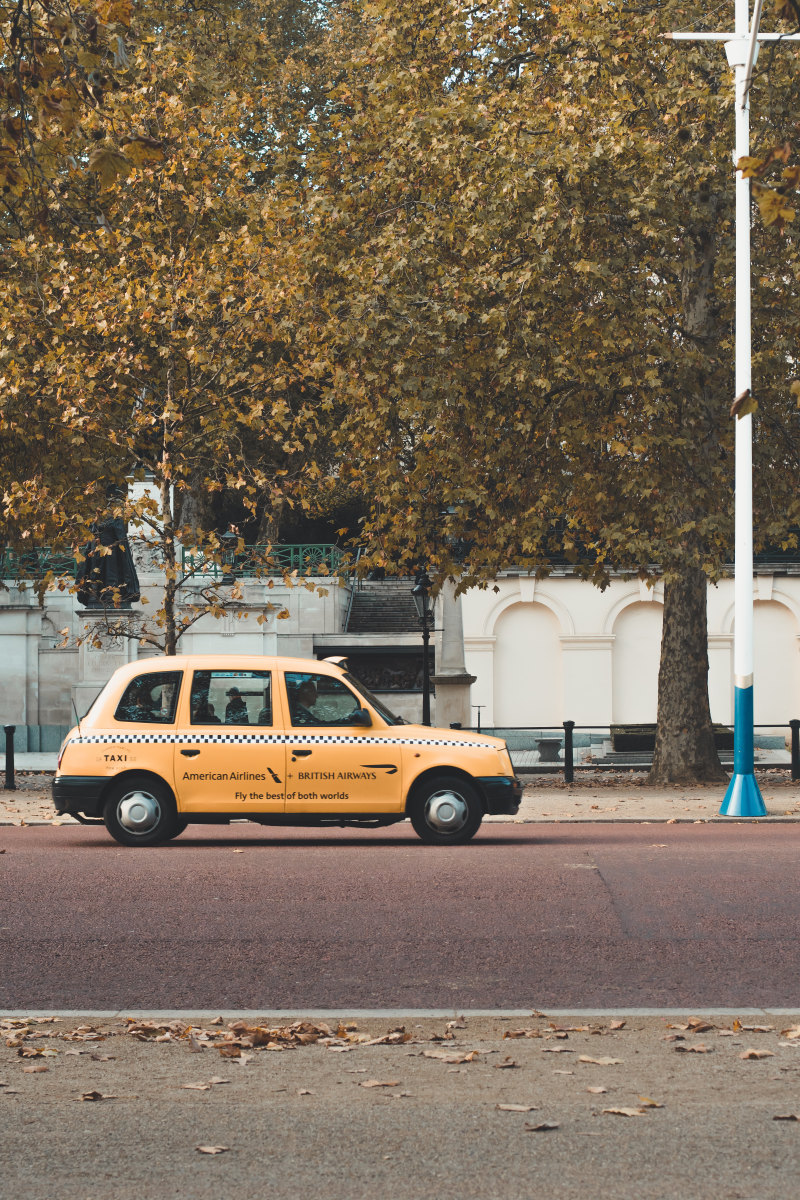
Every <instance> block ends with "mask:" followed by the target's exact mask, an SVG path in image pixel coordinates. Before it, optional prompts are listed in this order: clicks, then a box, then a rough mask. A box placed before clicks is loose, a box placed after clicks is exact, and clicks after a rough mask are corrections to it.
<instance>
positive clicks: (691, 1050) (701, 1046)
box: [673, 1042, 714, 1054]
mask: <svg viewBox="0 0 800 1200" xmlns="http://www.w3.org/2000/svg"><path fill="white" fill-rule="evenodd" d="M673 1050H677V1051H678V1052H679V1053H680V1054H713V1052H714V1047H713V1046H706V1045H705V1043H704V1042H698V1044H697V1045H696V1046H673Z"/></svg>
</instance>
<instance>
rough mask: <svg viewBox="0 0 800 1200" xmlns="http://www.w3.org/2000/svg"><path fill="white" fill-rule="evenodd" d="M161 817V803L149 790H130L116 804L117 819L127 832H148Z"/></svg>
mask: <svg viewBox="0 0 800 1200" xmlns="http://www.w3.org/2000/svg"><path fill="white" fill-rule="evenodd" d="M160 818H161V805H160V804H159V803H158V801H157V800H156V798H155V796H151V794H150V792H130V793H129V794H128V795H127V796H125V797H124V798H123V799H122V800H120V802H119V804H118V805H117V819H118V820H119V823H120V825H121V826H122V828H123V829H127V830H128V832H129V833H149V832H150V831H151V829H153V828H154V827H155V826H156V825H157V824H158V822H159V820H160Z"/></svg>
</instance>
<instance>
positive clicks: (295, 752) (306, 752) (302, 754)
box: [292, 750, 311, 758]
mask: <svg viewBox="0 0 800 1200" xmlns="http://www.w3.org/2000/svg"><path fill="white" fill-rule="evenodd" d="M310 753H311V751H310V750H293V751H292V754H293V755H294V757H295V758H308V756H309V754H310Z"/></svg>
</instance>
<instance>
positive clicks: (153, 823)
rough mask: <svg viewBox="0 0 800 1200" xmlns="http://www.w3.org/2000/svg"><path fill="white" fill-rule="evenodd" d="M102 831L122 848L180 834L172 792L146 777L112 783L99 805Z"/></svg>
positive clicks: (167, 838)
mask: <svg viewBox="0 0 800 1200" xmlns="http://www.w3.org/2000/svg"><path fill="white" fill-rule="evenodd" d="M103 820H104V822H105V826H106V829H107V830H108V832H109V833H110V834H111V836H112V837H113V838H114V840H115V841H117V842H120V843H121V845H123V846H152V845H155V844H156V843H158V842H167V841H169V839H170V838H173V837H177V835H178V833H180V832H182V830H181V829H180V828H179V824H180V818H179V817H178V813H177V810H176V808H175V801H174V799H173V798H172V793H171V792H170V790H169V788H168V787H167V785H166V784H165V783H162V782H161V780H159V779H154V778H153V777H152V776H149V775H141V776H137V775H129V776H127V778H125V779H121V780H120V781H119V783H115V784H114V785H113V786H112V788H111V790H110V792H109V794H108V798H107V800H106V802H105V805H104V806H103Z"/></svg>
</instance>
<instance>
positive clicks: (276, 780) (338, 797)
mask: <svg viewBox="0 0 800 1200" xmlns="http://www.w3.org/2000/svg"><path fill="white" fill-rule="evenodd" d="M521 795H522V786H521V784H520V782H519V780H518V779H516V778H515V777H514V771H513V768H512V765H511V759H510V757H509V754H508V749H507V748H506V744H505V742H504V741H502V740H501V739H500V738H493V737H486V736H485V735H482V734H475V733H472V732H471V731H469V730H461V729H433V728H429V727H427V726H424V725H407V724H405V722H404V721H403V720H402V719H401V718H399V717H396V716H394V714H393V713H391V712H390V711H389V709H388V708H387V707H386V706H385V705H384V704H383V703H382V702H381V701H380V700H379V699H377V698H376V697H375V696H373V695H372V694H371V693H370V692H369V691H368V690H367V688H365V687H364V685H363V684H362V683H361V682H360V681H359V680H358V679H356V678H355V677H354V676H353V675H352V674H350V672H349V671H348V670H347V664H346V661H345V660H333V659H328V660H326V661H324V662H317V661H315V660H313V661H312V660H308V659H292V658H269V657H260V656H259V657H255V656H231V655H224V656H222V655H220V656H215V655H202V656H199V655H192V656H182V657H181V656H176V657H170V658H166V657H160V658H149V659H146V660H145V661H140V662H136V663H130V664H128V665H127V666H124V667H120V669H119V670H118V671H116V672H115V673H114V675H112V677H111V679H110V680H109V681H108V683H107V684H106V686H105V687H104V688H103V690H102V691H101V693H100V695H99V696H98V697H97V699H96V700H95V702H94V704H93V705H92V707H91V709H90V710H89V712H88V713H87V715H86V716H85V717H83V719H82V720H81V721H80V723H79V724H78V725H77V726H76V727H75V728H74V729H72V730H71V731H70V732H69V733H68V735H67V737H66V738H65V739H64V743H63V745H62V747H61V751H60V753H59V759H58V770H57V772H56V775H55V778H54V780H53V801H54V804H55V808H56V811H57V812H58V813H70V814H71V815H72V816H74V817H76V818H77V819H78V820H79V821H82V822H84V823H99V822H104V823H105V826H106V828H107V830H108V832H109V833H110V834H111V836H112V837H113V838H115V839H116V840H117V841H118V842H121V843H122V844H123V845H127V846H148V845H152V844H154V843H157V842H164V841H168V840H169V839H170V838H174V837H177V836H178V835H179V834H180V833H182V832H183V831H184V830H185V829H186V827H187V825H189V824H190V823H193V824H227V823H228V822H229V821H230V820H231V819H241V818H245V819H248V820H250V821H255V822H257V823H258V824H261V825H363V826H382V825H391V824H393V823H394V822H396V821H402V820H404V819H405V818H408V819H409V820H410V821H411V824H412V825H413V827H414V829H415V831H416V832H417V834H418V835H419V836H420V837H421V838H422V839H423V841H426V842H434V843H443V844H451V845H453V844H458V843H461V842H466V841H468V840H469V839H470V838H471V837H473V836H474V835H475V833H476V832H477V831H478V828H479V826H480V824H481V821H482V819H483V816H484V814H485V813H491V814H499V813H506V814H510V815H513V814H515V813H516V812H517V810H518V809H519V804H520V799H521Z"/></svg>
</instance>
